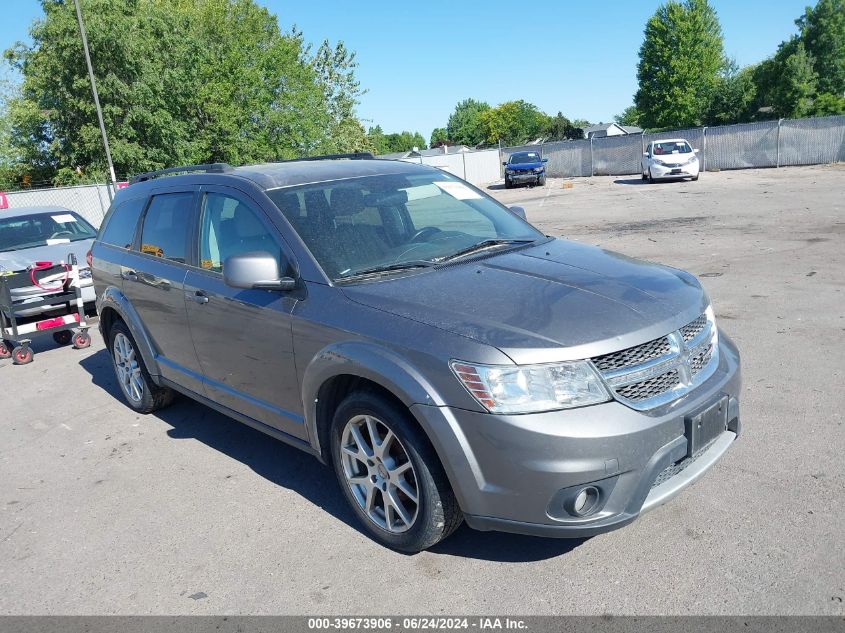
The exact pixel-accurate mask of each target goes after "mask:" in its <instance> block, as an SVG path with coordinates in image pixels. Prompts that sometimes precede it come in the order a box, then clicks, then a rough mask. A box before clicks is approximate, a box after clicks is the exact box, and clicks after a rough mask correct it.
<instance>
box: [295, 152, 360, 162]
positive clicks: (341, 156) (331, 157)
mask: <svg viewBox="0 0 845 633" xmlns="http://www.w3.org/2000/svg"><path fill="white" fill-rule="evenodd" d="M342 159H346V160H374V159H375V156H373V155H372V154H371V153H370V152H352V153H349V154H323V155H322V156H303V157H302V158H290V159H288V160H280V161H279V162H280V163H295V162H299V161H302V160H342Z"/></svg>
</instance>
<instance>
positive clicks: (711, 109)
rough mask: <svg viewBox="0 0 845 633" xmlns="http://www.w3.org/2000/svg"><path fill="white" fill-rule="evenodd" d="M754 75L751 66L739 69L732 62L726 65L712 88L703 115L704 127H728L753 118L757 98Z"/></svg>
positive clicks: (753, 68) (753, 69)
mask: <svg viewBox="0 0 845 633" xmlns="http://www.w3.org/2000/svg"><path fill="white" fill-rule="evenodd" d="M754 73H755V67H753V66H746V67H745V68H742V69H739V67H738V66H737V64H736V62H734V61H731V62H730V63H729V64H728V66H727V67H726V68H725V70H724V71H723V72H722V74H721V75H720V77H719V81H718V82H717V83H716V85H715V87H714V88H713V92H712V94H711V96H710V103H709V104H708V105H707V110H706V111H705V113H704V121H703V122H704V124H705V125H728V124H731V123H740V122H743V121H750V120H751V119H752V118H753V115H754V111H755V108H754V107H753V104H754V103H755V100H756V97H757V86H756V84H755V83H754Z"/></svg>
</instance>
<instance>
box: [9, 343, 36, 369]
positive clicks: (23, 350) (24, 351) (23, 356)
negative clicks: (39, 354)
mask: <svg viewBox="0 0 845 633" xmlns="http://www.w3.org/2000/svg"><path fill="white" fill-rule="evenodd" d="M12 362H13V363H14V364H15V365H29V364H30V363H31V362H32V349H30V348H29V347H21V346H20V345H19V346H17V347H16V348H15V349H13V350H12Z"/></svg>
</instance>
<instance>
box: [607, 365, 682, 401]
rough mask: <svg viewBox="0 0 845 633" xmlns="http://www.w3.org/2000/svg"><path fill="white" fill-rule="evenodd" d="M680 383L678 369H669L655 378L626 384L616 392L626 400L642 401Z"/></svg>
mask: <svg viewBox="0 0 845 633" xmlns="http://www.w3.org/2000/svg"><path fill="white" fill-rule="evenodd" d="M679 383H680V377H679V376H678V372H677V371H674V370H672V371H667V372H666V373H665V374H660V375H659V376H655V377H654V378H649V379H648V380H643V381H642V382H635V383H632V384H630V385H625V386H624V387H620V388H619V389H617V390H616V393H617V394H619V395H620V396H622V397H623V398H625V399H626V400H633V401H634V402H640V401H642V400H648V399H649V398H654V397H655V396H659V395H660V394H662V393H666V392H667V391H669V390H670V389H673V388H674V387H677V386H678V384H679Z"/></svg>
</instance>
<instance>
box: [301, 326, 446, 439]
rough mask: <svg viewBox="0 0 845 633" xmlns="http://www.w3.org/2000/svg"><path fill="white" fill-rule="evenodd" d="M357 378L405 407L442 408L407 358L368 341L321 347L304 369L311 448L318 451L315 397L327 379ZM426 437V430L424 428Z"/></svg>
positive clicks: (440, 399)
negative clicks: (346, 376) (374, 384)
mask: <svg viewBox="0 0 845 633" xmlns="http://www.w3.org/2000/svg"><path fill="white" fill-rule="evenodd" d="M344 374H345V375H352V376H360V377H361V378H366V379H369V380H372V381H373V382H375V383H378V384H379V385H381V386H382V387H384V388H385V389H387V390H388V391H390V392H391V393H392V394H393V395H394V396H396V397H397V398H399V400H401V401H402V403H403V404H405V405H406V406H407V407H411V406H412V405H414V404H428V405H435V406H443V405H444V404H445V402H444V400H443V398H442V397H441V396H440V394H439V393H437V391H436V390H435V388H434V387H433V386H432V385H431V383H430V382H429V381H428V380H427V379H426V378H425V376H423V375H422V374H421V373H420V372H419V371H418V370H417V369H416V368H415V367H413V366H412V365H411V364H410V363H409V362H408V361H407V359H405V358H403V357H402V356H400V355H399V354H396V353H395V352H393V351H391V350H389V349H386V348H384V347H381V346H379V345H376V344H373V343H370V342H367V341H345V342H340V343H335V344H332V345H329V346H327V347H325V348H323V349H322V350H321V351H320V352H319V353H318V354H317V355H315V356H314V358H313V359H312V360H311V362H310V363H309V364H308V367H306V368H305V372H304V374H303V378H302V402H303V404H304V408H305V426H306V429H307V431H308V437H309V438H310V439H311V445H312V446H313V447H314V448H315V449H316V450H317V451H318V452H321V451H320V437H319V433H318V429H317V395H318V393H319V391H320V387H321V386H322V385H323V384H324V383H325V382H326V381H327V380H329V379H331V378H333V377H335V376H340V375H344ZM423 430H424V431H425V432H426V434H427V435H429V436H430V435H431V433H430V432H429V429H425V428H423Z"/></svg>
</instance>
